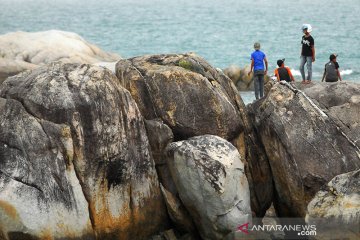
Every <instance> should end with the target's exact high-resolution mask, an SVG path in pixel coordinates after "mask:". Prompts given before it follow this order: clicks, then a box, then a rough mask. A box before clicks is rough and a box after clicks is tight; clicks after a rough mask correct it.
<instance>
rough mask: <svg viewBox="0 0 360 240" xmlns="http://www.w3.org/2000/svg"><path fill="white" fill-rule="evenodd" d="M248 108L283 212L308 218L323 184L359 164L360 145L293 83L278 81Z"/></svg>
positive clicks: (281, 213)
mask: <svg viewBox="0 0 360 240" xmlns="http://www.w3.org/2000/svg"><path fill="white" fill-rule="evenodd" d="M249 109H250V110H251V111H253V115H254V120H253V122H254V126H255V128H256V131H257V132H258V134H259V136H260V137H261V139H262V143H263V144H264V146H265V149H266V153H267V156H268V158H269V162H270V165H271V170H272V174H273V179H274V183H275V188H276V195H275V201H274V206H275V208H276V210H277V213H278V216H279V217H305V213H306V207H307V204H308V203H309V202H310V200H311V199H312V198H313V197H314V195H315V194H316V192H317V191H319V190H320V188H321V186H322V185H324V184H326V183H327V182H328V181H329V180H330V179H332V178H333V177H334V176H336V175H338V174H341V173H344V172H349V171H352V170H355V169H358V168H359V167H360V150H359V148H358V147H357V146H356V145H355V144H354V142H353V141H352V140H351V139H350V137H349V136H348V135H347V134H346V133H345V132H344V131H342V130H341V128H340V127H339V126H338V125H337V124H336V123H335V122H334V120H333V119H332V117H331V116H330V115H328V114H326V113H325V112H324V111H322V110H321V109H320V108H319V107H318V106H317V105H316V104H315V103H314V102H313V101H312V100H311V99H310V98H309V97H307V95H306V94H304V93H302V92H301V91H299V90H298V89H295V88H293V87H291V86H290V85H289V84H286V83H277V84H275V85H274V86H273V87H272V88H271V90H270V92H269V94H268V96H267V97H266V98H265V99H263V100H261V101H257V102H255V103H254V104H252V105H250V106H249ZM347 114H349V115H350V114H351V113H350V112H348V113H347Z"/></svg>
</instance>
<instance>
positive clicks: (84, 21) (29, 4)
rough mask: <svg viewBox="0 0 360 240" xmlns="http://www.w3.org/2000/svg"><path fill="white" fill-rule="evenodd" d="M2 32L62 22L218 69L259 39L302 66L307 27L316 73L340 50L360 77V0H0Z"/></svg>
mask: <svg viewBox="0 0 360 240" xmlns="http://www.w3.org/2000/svg"><path fill="white" fill-rule="evenodd" d="M0 4H1V6H2V13H1V15H0V22H1V25H0V34H5V33H8V32H15V31H29V32H36V31H46V30H50V29H58V30H63V31H70V32H75V33H77V34H79V35H81V36H82V37H83V38H84V39H85V40H87V41H89V42H91V43H94V44H96V45H97V46H99V47H100V48H102V49H104V50H106V51H109V52H114V53H117V54H119V55H121V56H122V57H124V58H130V57H134V56H140V55H146V54H162V53H184V52H195V53H196V54H198V55H200V56H202V57H204V58H205V59H206V60H207V61H208V62H209V63H210V64H212V65H213V66H215V67H218V68H222V69H224V68H226V67H228V66H230V65H237V66H240V67H244V66H246V65H249V63H250V54H251V52H252V51H253V43H254V42H255V41H259V42H260V43H261V46H262V48H261V49H262V50H263V51H264V52H265V54H266V55H267V58H268V61H269V75H271V74H273V70H274V69H275V68H276V61H277V59H280V58H285V59H286V61H285V63H286V65H287V66H289V67H290V68H291V69H292V71H293V74H294V76H295V78H296V79H297V80H301V79H300V78H301V76H300V72H299V63H300V56H299V54H300V40H301V36H302V31H301V26H302V24H303V23H310V24H311V25H312V26H313V31H312V35H313V37H314V39H315V48H316V61H315V62H314V64H313V79H314V80H317V81H319V80H321V76H322V73H323V68H324V65H325V63H327V62H328V58H329V55H330V54H331V53H337V54H338V55H339V56H338V62H339V65H340V70H341V74H342V77H343V79H344V80H345V81H353V82H359V83H360V22H359V21H358V16H357V12H359V11H360V3H359V1H358V0H345V1H340V2H339V1H336V2H335V1H326V0H303V1H301V2H298V1H280V0H254V1H245V0H225V1H221V2H219V1H216V0H209V1H204V0H200V1H196V2H193V1H190V0H178V1H165V0H109V1H107V2H106V3H101V2H98V1H95V0H86V1H85V0H79V1H76V2H75V1H74V2H73V1H70V0H52V1H46V0H0Z"/></svg>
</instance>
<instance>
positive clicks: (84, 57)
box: [0, 30, 120, 83]
mask: <svg viewBox="0 0 360 240" xmlns="http://www.w3.org/2000/svg"><path fill="white" fill-rule="evenodd" d="M119 59H120V57H119V56H118V55H116V54H112V53H107V52H104V51H102V50H101V49H99V48H98V47H97V46H95V45H93V44H90V43H88V42H86V41H85V40H84V39H83V38H81V37H80V36H79V35H77V34H76V33H71V32H64V31H57V30H50V31H45V32H32V33H31V32H12V33H7V34H4V35H1V36H0V83H1V82H2V81H3V80H5V79H6V78H7V77H8V76H12V75H15V74H17V73H19V72H22V71H24V70H28V69H34V68H36V67H38V66H40V65H44V64H47V63H50V62H53V61H61V62H64V63H96V62H114V61H117V60H119Z"/></svg>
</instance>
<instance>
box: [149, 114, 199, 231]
mask: <svg viewBox="0 0 360 240" xmlns="http://www.w3.org/2000/svg"><path fill="white" fill-rule="evenodd" d="M145 127H146V131H147V134H148V138H149V142H150V146H151V152H152V155H153V157H154V160H155V167H156V171H157V173H158V176H159V181H160V183H161V184H160V187H161V192H162V195H163V197H164V200H165V203H166V208H167V212H168V214H169V216H170V219H171V220H172V221H173V222H174V224H175V226H176V227H177V229H178V230H180V231H183V232H195V231H196V230H195V226H194V223H193V221H192V219H191V217H190V215H189V213H188V212H187V210H186V208H185V207H184V205H183V204H182V202H181V201H180V199H179V197H178V196H177V195H178V192H177V189H176V186H175V183H174V181H173V179H172V177H171V174H170V170H169V167H168V165H167V162H166V156H165V148H166V146H167V145H168V144H169V143H171V142H172V141H173V139H174V135H173V134H172V131H171V129H170V128H169V127H168V126H167V125H165V124H163V123H162V122H161V121H159V120H145Z"/></svg>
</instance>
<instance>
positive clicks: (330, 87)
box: [304, 82, 360, 147]
mask: <svg viewBox="0 0 360 240" xmlns="http://www.w3.org/2000/svg"><path fill="white" fill-rule="evenodd" d="M304 92H305V93H306V95H308V96H309V97H310V98H312V99H315V100H316V101H317V102H318V103H319V106H320V107H321V109H323V110H324V112H326V114H328V115H329V116H330V117H331V118H332V119H333V120H334V121H335V122H336V124H337V125H338V126H339V127H340V128H341V130H342V131H344V132H345V133H346V135H347V136H348V137H349V138H350V139H351V140H352V141H353V142H354V143H355V144H356V145H357V146H358V147H360V84H358V83H351V82H336V83H319V84H316V85H313V86H310V87H307V88H305V89H304Z"/></svg>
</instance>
